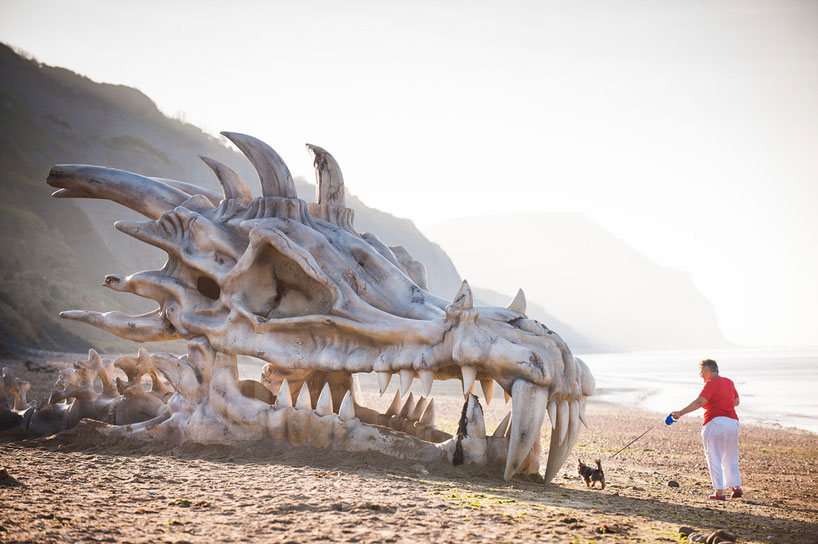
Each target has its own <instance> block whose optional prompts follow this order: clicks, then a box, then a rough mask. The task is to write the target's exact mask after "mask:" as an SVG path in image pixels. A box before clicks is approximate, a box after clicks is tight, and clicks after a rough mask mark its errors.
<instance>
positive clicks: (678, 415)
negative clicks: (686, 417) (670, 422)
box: [670, 412, 682, 420]
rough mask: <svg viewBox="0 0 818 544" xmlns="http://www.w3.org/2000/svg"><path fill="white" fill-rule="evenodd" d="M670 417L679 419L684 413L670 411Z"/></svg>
mask: <svg viewBox="0 0 818 544" xmlns="http://www.w3.org/2000/svg"><path fill="white" fill-rule="evenodd" d="M670 417H672V418H673V419H676V420H678V419H679V418H680V417H682V413H681V412H670Z"/></svg>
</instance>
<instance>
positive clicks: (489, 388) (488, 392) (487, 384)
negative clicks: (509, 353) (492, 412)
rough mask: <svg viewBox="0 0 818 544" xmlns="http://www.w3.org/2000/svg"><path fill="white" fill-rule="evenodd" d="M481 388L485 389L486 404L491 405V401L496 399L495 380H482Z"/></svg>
mask: <svg viewBox="0 0 818 544" xmlns="http://www.w3.org/2000/svg"><path fill="white" fill-rule="evenodd" d="M480 388H481V389H483V398H485V399H486V404H491V399H492V397H494V380H491V379H489V380H480Z"/></svg>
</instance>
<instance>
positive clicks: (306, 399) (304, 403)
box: [295, 382, 312, 410]
mask: <svg viewBox="0 0 818 544" xmlns="http://www.w3.org/2000/svg"><path fill="white" fill-rule="evenodd" d="M295 407H296V409H297V410H312V399H310V388H309V387H308V386H307V382H304V384H303V385H302V386H301V391H300V392H299V393H298V399H297V400H296V401H295Z"/></svg>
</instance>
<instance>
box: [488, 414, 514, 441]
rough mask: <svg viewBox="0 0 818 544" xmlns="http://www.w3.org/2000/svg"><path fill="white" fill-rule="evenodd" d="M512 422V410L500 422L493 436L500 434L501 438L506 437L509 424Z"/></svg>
mask: <svg viewBox="0 0 818 544" xmlns="http://www.w3.org/2000/svg"><path fill="white" fill-rule="evenodd" d="M510 422H511V412H509V413H507V414H506V417H504V418H503V421H501V422H500V424H499V425H497V428H496V429H494V434H492V435H491V436H498V437H500V438H502V437H504V436H505V435H506V432H507V431H508V424H509V423H510Z"/></svg>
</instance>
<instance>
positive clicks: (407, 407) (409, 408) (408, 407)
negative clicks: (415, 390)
mask: <svg viewBox="0 0 818 544" xmlns="http://www.w3.org/2000/svg"><path fill="white" fill-rule="evenodd" d="M414 411H415V397H414V395H412V393H409V396H408V397H407V398H406V402H405V403H404V405H403V408H401V411H400V417H402V418H404V419H409V416H410V415H411V413H412V412H414Z"/></svg>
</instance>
